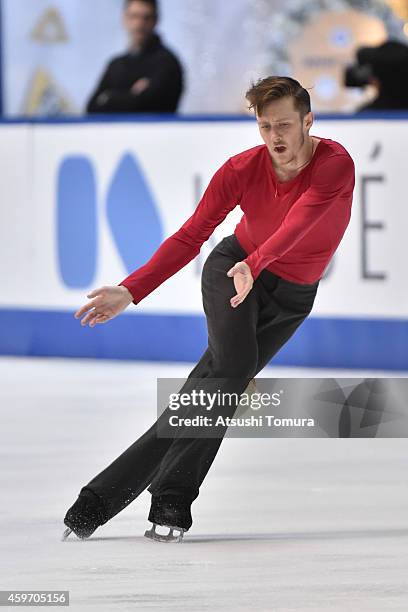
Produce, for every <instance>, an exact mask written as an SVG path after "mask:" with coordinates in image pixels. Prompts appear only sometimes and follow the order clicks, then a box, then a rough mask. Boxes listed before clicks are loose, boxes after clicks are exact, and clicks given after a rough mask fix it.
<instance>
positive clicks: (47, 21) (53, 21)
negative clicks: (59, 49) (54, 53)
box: [31, 8, 68, 43]
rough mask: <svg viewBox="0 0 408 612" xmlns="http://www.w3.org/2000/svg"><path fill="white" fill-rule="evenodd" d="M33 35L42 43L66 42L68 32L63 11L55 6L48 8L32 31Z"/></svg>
mask: <svg viewBox="0 0 408 612" xmlns="http://www.w3.org/2000/svg"><path fill="white" fill-rule="evenodd" d="M31 37H32V38H33V39H34V40H36V41H37V42H40V43H63V42H66V41H67V40H68V33H67V29H66V27H65V24H64V20H63V18H62V15H61V13H59V11H57V9H55V8H50V9H47V10H46V11H45V13H44V14H43V15H42V16H41V17H40V20H39V22H38V23H37V25H36V26H35V27H34V29H33V31H32V32H31Z"/></svg>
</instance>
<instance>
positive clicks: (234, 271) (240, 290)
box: [227, 261, 254, 308]
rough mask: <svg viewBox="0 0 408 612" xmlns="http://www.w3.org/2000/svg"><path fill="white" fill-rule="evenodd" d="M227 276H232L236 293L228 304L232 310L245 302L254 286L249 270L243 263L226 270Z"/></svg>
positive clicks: (240, 262)
mask: <svg viewBox="0 0 408 612" xmlns="http://www.w3.org/2000/svg"><path fill="white" fill-rule="evenodd" d="M227 276H232V277H233V278H234V285H235V289H236V290H237V293H236V295H234V296H233V297H232V298H231V300H230V304H231V306H232V307H233V308H236V306H238V305H239V304H241V302H243V301H244V300H245V298H246V296H247V295H248V293H249V292H250V291H251V289H252V286H253V284H254V279H253V277H252V273H251V268H250V267H249V266H248V264H247V263H245V262H244V261H239V262H238V263H236V264H235V265H234V266H232V268H230V269H229V270H228V272H227Z"/></svg>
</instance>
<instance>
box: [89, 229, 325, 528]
mask: <svg viewBox="0 0 408 612" xmlns="http://www.w3.org/2000/svg"><path fill="white" fill-rule="evenodd" d="M246 256H247V254H246V252H245V251H244V250H243V249H242V247H241V246H240V244H239V242H238V240H237V239H236V237H235V236H234V234H232V235H231V236H227V237H226V238H224V239H223V240H222V241H221V242H219V243H218V244H217V246H216V247H215V248H214V249H213V250H212V251H211V253H210V255H209V256H208V258H207V260H206V261H205V263H204V266H203V271H202V299H203V307H204V312H205V315H206V319H207V329H208V347H207V349H206V350H205V352H204V353H203V355H202V357H201V359H200V360H199V362H198V363H197V365H196V366H195V367H194V368H193V370H192V371H191V372H190V374H189V376H188V378H187V380H186V382H185V384H184V385H183V387H182V389H180V392H188V391H191V390H192V389H193V388H196V389H197V387H200V388H204V389H205V386H206V384H207V385H209V384H210V383H209V381H210V379H222V391H223V392H235V393H236V394H238V397H239V395H241V394H242V393H243V391H245V389H246V387H247V385H248V383H249V382H250V380H251V379H252V378H253V377H254V376H255V375H256V374H257V373H259V372H260V371H261V370H262V369H263V368H264V367H265V366H266V365H267V364H268V363H269V361H270V359H271V358H272V357H273V356H274V355H275V354H276V353H277V352H278V351H279V349H280V348H281V347H282V346H283V345H284V344H285V342H287V340H288V339H289V338H290V337H291V336H292V335H293V334H294V332H295V331H296V329H297V328H298V327H299V325H300V324H301V323H302V321H303V320H304V319H305V318H306V317H307V315H308V314H309V313H310V311H311V310H312V307H313V303H314V300H315V296H316V293H317V288H318V285H319V281H317V282H316V283H313V284H307V285H305V284H298V283H292V282H289V281H287V280H284V279H282V278H281V277H279V276H277V275H275V274H273V273H272V272H270V271H269V270H265V269H264V270H262V272H261V273H260V275H259V276H258V278H257V279H256V281H255V282H254V285H253V287H252V290H251V291H250V292H249V294H248V295H247V297H246V298H245V300H244V301H243V302H242V303H241V304H240V305H239V306H237V307H236V308H232V306H231V305H230V298H231V297H232V296H234V295H235V294H236V290H235V286H234V281H233V278H230V277H228V276H227V271H228V270H229V268H231V267H232V266H233V265H234V264H235V263H237V262H238V261H242V260H243V259H245V257H246ZM197 379H200V383H201V381H202V384H199V385H198V384H197ZM238 401H239V400H238ZM237 405H238V402H237V403H236V404H235V405H232V406H231V407H230V408H229V409H228V410H229V413H228V416H233V414H234V412H235V411H236V408H237ZM225 410H226V408H225V407H224V408H223V411H224V412H223V415H224V416H226V415H227V413H226V412H225ZM167 416H168V409H166V411H164V413H163V414H162V415H161V416H160V417H159V419H158V420H157V421H156V422H155V423H153V425H152V426H151V427H150V429H148V430H147V431H146V432H145V433H144V434H143V435H142V436H141V437H140V438H139V439H138V440H136V441H135V442H134V443H133V444H132V445H131V446H130V447H129V448H128V449H126V450H125V451H124V452H123V453H122V454H121V455H120V456H119V457H118V458H117V459H115V460H114V461H113V462H112V463H111V464H110V465H108V466H107V467H106V468H105V469H104V470H103V471H102V472H100V473H99V474H98V475H97V476H95V478H93V479H92V480H91V481H90V482H89V483H88V484H87V485H86V486H85V487H83V489H82V490H84V489H89V490H91V491H92V492H93V493H95V494H97V495H98V496H99V497H100V498H101V499H102V501H103V503H104V506H105V512H106V517H107V520H109V519H110V518H112V517H113V516H115V515H116V514H117V513H118V512H120V511H121V510H122V509H123V508H125V507H126V506H127V505H128V504H129V503H131V502H132V501H133V500H134V499H135V498H136V497H137V496H138V495H139V494H140V493H141V492H142V491H144V490H145V489H146V488H147V487H148V491H149V492H150V493H151V494H152V495H153V496H161V495H175V496H180V497H182V498H183V499H188V500H189V501H190V502H192V501H193V500H194V499H196V497H197V496H198V494H199V489H200V486H201V484H202V482H203V480H204V478H205V476H206V474H207V472H208V470H209V468H210V466H211V464H212V462H213V460H214V458H215V456H216V454H217V452H218V449H219V447H220V444H221V442H222V439H223V437H221V436H220V437H213V438H204V437H186V433H185V431H184V432H183V431H182V430H179V431H178V433H177V434H176V435H175V436H173V438H171V437H161V436H158V435H157V433H158V432H157V430H158V426H159V422H160V419H165V418H167ZM212 416H217V415H216V414H215V415H214V414H212ZM224 433H225V432H224Z"/></svg>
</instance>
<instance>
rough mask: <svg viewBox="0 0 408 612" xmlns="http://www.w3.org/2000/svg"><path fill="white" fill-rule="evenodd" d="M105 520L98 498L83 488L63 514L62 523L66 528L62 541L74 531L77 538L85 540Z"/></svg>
mask: <svg viewBox="0 0 408 612" xmlns="http://www.w3.org/2000/svg"><path fill="white" fill-rule="evenodd" d="M105 522H106V516H105V511H104V508H103V505H102V502H101V500H100V498H99V497H98V496H97V495H95V494H94V493H92V492H91V491H89V490H84V491H82V492H81V493H80V494H79V496H78V499H77V500H76V502H75V503H74V504H73V505H72V506H71V508H70V509H69V510H68V512H67V513H66V515H65V518H64V524H65V525H66V526H67V529H65V531H64V533H63V534H62V538H61V539H62V541H63V542H64V541H65V540H66V539H67V538H68V536H69V535H70V534H71V533H72V532H74V533H75V535H76V536H77V537H78V538H80V539H81V540H85V539H86V538H89V536H91V535H92V534H93V532H94V531H95V530H96V529H97V528H98V527H99V526H100V525H103V523H105Z"/></svg>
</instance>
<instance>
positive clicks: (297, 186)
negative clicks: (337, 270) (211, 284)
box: [119, 138, 355, 304]
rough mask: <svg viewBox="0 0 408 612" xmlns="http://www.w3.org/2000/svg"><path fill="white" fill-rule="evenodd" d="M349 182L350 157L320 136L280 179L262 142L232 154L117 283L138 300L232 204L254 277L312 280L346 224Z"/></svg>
mask: <svg viewBox="0 0 408 612" xmlns="http://www.w3.org/2000/svg"><path fill="white" fill-rule="evenodd" d="M354 183H355V169H354V162H353V160H352V158H351V156H350V155H349V153H348V152H347V151H346V149H345V148H344V147H343V146H342V145H341V144H340V143H338V142H336V141H334V140H331V139H330V138H320V142H319V143H318V145H317V147H316V150H315V153H314V155H313V157H312V159H311V161H310V162H309V164H308V165H307V166H305V167H304V168H303V170H301V171H300V173H299V174H298V175H297V176H295V177H294V178H293V179H291V180H289V181H285V182H282V181H279V179H278V177H277V175H276V173H275V170H274V166H273V163H272V159H271V157H270V154H269V151H268V149H267V147H266V145H258V146H255V147H252V148H251V149H248V150H246V151H243V152H241V153H238V154H237V155H234V156H233V157H230V158H229V159H228V160H227V161H226V162H225V163H224V164H223V165H222V166H221V167H220V168H219V169H218V170H217V172H216V173H215V174H214V176H213V177H212V179H211V181H210V182H209V184H208V187H207V189H206V190H205V192H204V195H203V196H202V198H201V200H200V202H199V203H198V205H197V207H196V209H195V211H194V213H193V214H192V215H191V217H189V218H188V219H187V221H185V223H184V224H183V225H182V226H181V227H180V229H179V230H178V231H176V232H175V233H174V234H172V235H171V236H170V237H169V238H167V239H166V240H164V242H163V243H162V244H161V246H160V247H159V248H158V249H157V250H156V252H155V253H154V254H153V255H152V257H151V258H150V259H149V260H148V261H147V263H146V264H144V265H143V266H141V267H140V268H138V269H137V270H135V272H132V274H130V275H129V276H127V277H126V278H125V279H124V280H123V281H122V282H121V283H119V284H120V285H123V286H125V287H127V289H128V290H129V291H130V292H131V294H132V295H133V298H134V299H133V302H134V303H135V304H137V303H139V302H140V301H141V300H142V299H143V298H144V297H146V296H147V295H149V293H151V292H152V291H153V290H154V289H156V287H158V286H159V285H161V284H162V283H163V282H164V281H165V280H166V279H168V278H169V277H170V276H173V274H175V273H176V272H177V271H178V270H180V269H181V268H183V267H184V266H185V265H186V264H187V263H189V262H190V261H191V260H192V259H194V258H195V257H196V256H197V255H198V253H199V252H200V249H201V246H202V245H203V243H204V242H206V241H207V240H208V238H209V237H210V235H211V234H212V232H213V231H214V229H215V228H216V227H217V225H219V224H220V223H221V222H222V221H223V220H224V219H225V217H226V216H227V214H228V213H229V212H230V211H231V210H233V209H234V208H235V207H236V206H237V205H239V206H240V208H241V209H242V211H243V213H244V214H243V216H242V217H241V219H240V221H239V223H237V225H236V226H235V229H234V234H235V236H236V238H237V240H238V242H239V243H240V245H241V247H242V248H243V249H244V251H245V252H246V253H247V257H246V258H245V259H244V260H243V261H245V262H246V263H247V264H248V266H249V267H250V269H251V272H252V276H253V278H254V280H256V279H257V277H258V276H259V274H260V272H261V271H262V270H263V269H267V270H270V271H271V272H274V273H275V274H277V275H278V276H281V277H282V278H284V279H286V280H289V281H292V282H295V283H301V284H309V283H314V282H316V281H317V280H319V279H320V278H321V277H322V276H323V273H324V271H325V269H326V267H327V266H328V264H329V262H330V259H331V258H332V256H333V254H334V252H335V251H336V249H337V247H338V245H339V243H340V241H341V239H342V237H343V234H344V232H345V230H346V228H347V225H348V223H349V221H350V216H351V205H352V199H353V189H354ZM235 263H236V262H235Z"/></svg>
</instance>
